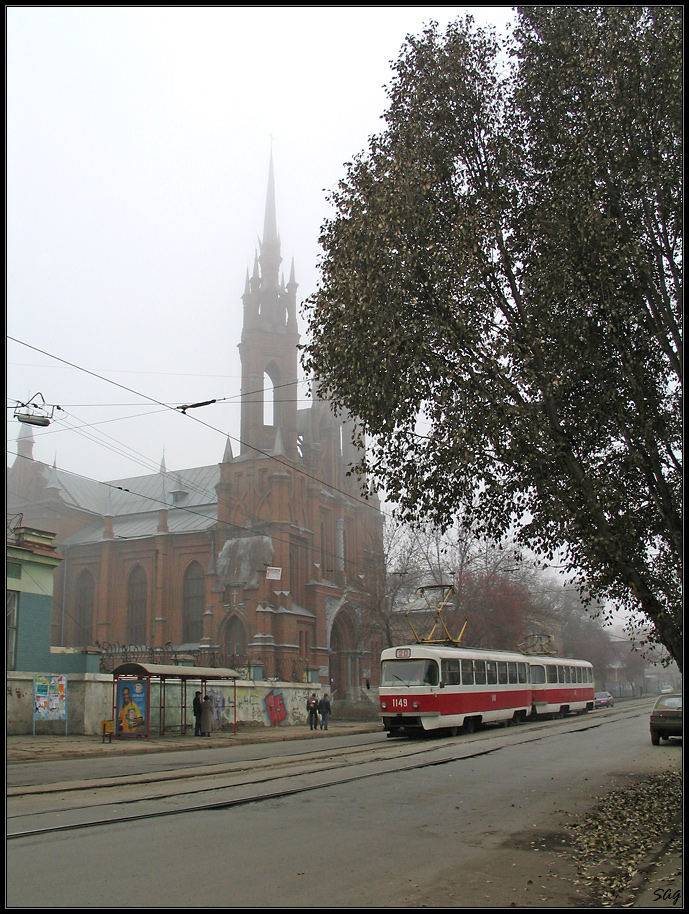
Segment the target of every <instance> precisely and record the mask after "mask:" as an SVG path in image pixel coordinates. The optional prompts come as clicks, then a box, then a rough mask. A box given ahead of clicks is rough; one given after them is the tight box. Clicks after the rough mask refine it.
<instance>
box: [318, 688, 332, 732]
mask: <svg viewBox="0 0 689 914" xmlns="http://www.w3.org/2000/svg"><path fill="white" fill-rule="evenodd" d="M318 713H319V714H320V715H321V730H327V729H328V715H329V714H330V699H329V698H328V693H327V692H326V693H325V695H324V696H323V698H321V700H320V701H319V702H318Z"/></svg>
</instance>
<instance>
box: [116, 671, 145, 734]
mask: <svg viewBox="0 0 689 914" xmlns="http://www.w3.org/2000/svg"><path fill="white" fill-rule="evenodd" d="M147 708H148V682H146V681H145V680H142V679H136V680H126V679H125V680H124V681H123V680H119V681H118V683H117V732H118V733H119V734H121V735H122V736H137V735H138V736H142V735H143V734H145V733H146V713H147Z"/></svg>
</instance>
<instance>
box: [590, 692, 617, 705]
mask: <svg viewBox="0 0 689 914" xmlns="http://www.w3.org/2000/svg"><path fill="white" fill-rule="evenodd" d="M614 704H615V699H614V698H613V697H612V695H611V694H610V692H596V694H595V695H594V698H593V706H594V708H612V707H613V705H614Z"/></svg>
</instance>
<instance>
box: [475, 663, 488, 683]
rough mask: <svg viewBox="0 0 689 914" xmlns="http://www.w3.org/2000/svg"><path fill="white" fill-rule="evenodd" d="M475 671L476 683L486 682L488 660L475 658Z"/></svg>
mask: <svg viewBox="0 0 689 914" xmlns="http://www.w3.org/2000/svg"><path fill="white" fill-rule="evenodd" d="M474 673H475V675H476V685H485V684H486V661H485V660H474Z"/></svg>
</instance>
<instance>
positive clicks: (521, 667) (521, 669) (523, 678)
mask: <svg viewBox="0 0 689 914" xmlns="http://www.w3.org/2000/svg"><path fill="white" fill-rule="evenodd" d="M517 676H518V677H519V681H520V682H528V681H529V679H528V677H527V675H526V664H525V663H518V664H517Z"/></svg>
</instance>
